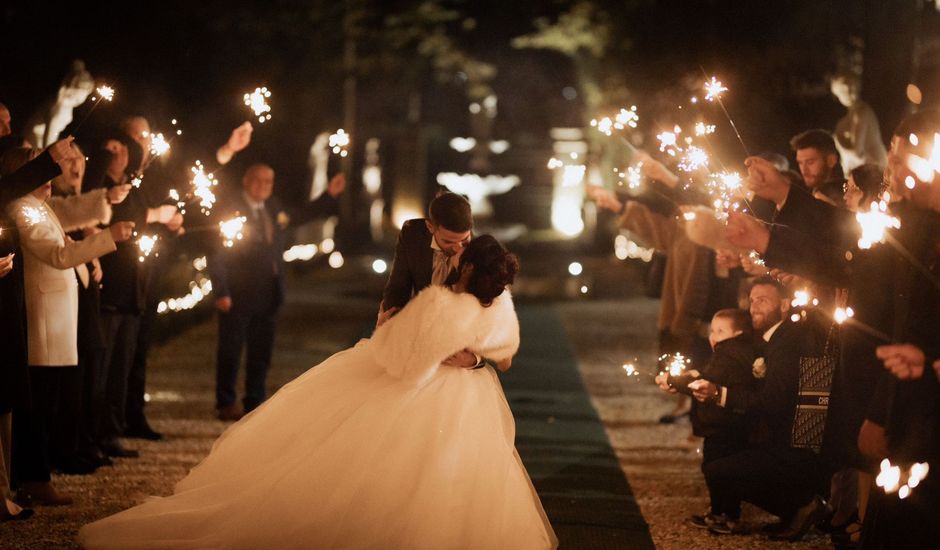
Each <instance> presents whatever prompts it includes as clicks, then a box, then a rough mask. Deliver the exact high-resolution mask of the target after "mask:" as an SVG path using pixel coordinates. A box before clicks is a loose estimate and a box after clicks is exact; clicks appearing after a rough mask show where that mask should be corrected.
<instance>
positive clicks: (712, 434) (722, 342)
mask: <svg viewBox="0 0 940 550" xmlns="http://www.w3.org/2000/svg"><path fill="white" fill-rule="evenodd" d="M708 343H709V344H710V345H711V347H712V351H713V353H712V356H711V358H710V359H709V361H708V363H707V364H706V365H705V366H704V368H702V369H694V370H691V371H689V372H686V373H683V374H681V375H677V376H673V375H671V374H668V373H666V374H661V375H659V376H657V377H656V383H657V384H659V386H660V388H662V389H664V390H667V391H678V392H680V393H685V394H687V395H692V392H693V389H694V388H695V387H696V386H695V384H696V382H695V381H696V380H706V381H708V382H710V383H712V384H717V385H721V386H723V387H726V388H728V389H729V390H730V391H737V388H739V387H746V388H751V389H752V390H753V389H756V386H757V381H758V380H759V378H762V377H763V374H764V373H763V372H755V359H756V358H757V349H756V347H755V345H754V334H753V331H752V328H751V319H750V317H749V316H748V313H747V312H746V311H743V310H740V309H722V310H720V311H718V312H716V313H715V315H714V316H713V317H712V321H711V324H710V327H709V336H708ZM758 375H759V376H758ZM690 418H691V420H692V433H694V434H695V435H696V436H698V437H702V438H704V440H703V444H702V469H703V470H704V468H705V467H706V466H707V465H708V464H710V463H712V462H714V461H715V460H718V459H721V458H724V457H726V456H731V455H733V454H736V453H739V452H741V451H744V450H745V448H746V447H747V444H748V436H749V435H750V429H749V423H748V419H747V417H746V416H744V414H743V411H736V410H731V409H728V408H725V407H720V406H719V405H718V403H717V402H715V401H705V402H702V403H698V402H693V403H692V412H691V414H690ZM726 505H729V506H730V508H729V509H725V508H724V507H725V506H726ZM740 516H741V510H740V503H739V502H730V503H726V502H722V501H720V500H717V499H715V498H712V499H711V503H710V507H709V510H708V511H707V512H706V513H705V514H702V515H694V516H692V517H691V518H689V522H690V523H691V524H692V525H693V526H694V527H698V528H701V529H708V528H709V527H715V528H716V529H720V527H719V524H724V526H725V527H728V522H729V521H737V519H738V518H739V517H740Z"/></svg>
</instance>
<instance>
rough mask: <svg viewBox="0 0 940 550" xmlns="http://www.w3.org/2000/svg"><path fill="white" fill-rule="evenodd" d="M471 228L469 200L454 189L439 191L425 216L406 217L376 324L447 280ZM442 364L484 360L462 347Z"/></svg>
mask: <svg viewBox="0 0 940 550" xmlns="http://www.w3.org/2000/svg"><path fill="white" fill-rule="evenodd" d="M472 229H473V215H472V214H471V212H470V203H469V202H467V199H465V198H463V197H462V196H460V195H458V194H456V193H441V194H439V195H438V196H436V197H434V200H432V201H431V204H430V206H428V218H426V219H425V218H418V219H413V220H408V221H406V222H405V223H404V225H402V227H401V233H399V234H398V244H397V245H396V246H395V259H394V260H393V261H392V270H391V273H390V274H389V276H388V282H387V283H386V284H385V292H384V293H383V294H382V304H381V306H380V307H379V317H378V323H377V326H378V325H381V324H382V323H384V322H385V321H387V320H388V319H389V318H391V317H392V315H395V313H397V312H398V310H399V309H401V308H403V307H404V306H405V304H407V303H408V301H409V300H411V297H412V296H414V295H415V294H417V293H418V292H420V291H421V290H422V289H424V288H425V287H428V286H430V285H438V286H440V285H443V284H444V283H445V282H446V281H447V278H448V277H449V276H450V274H451V272H452V271H454V270H455V269H456V268H457V262H458V261H459V260H460V254H461V253H462V252H463V249H464V247H465V246H467V244H468V243H469V242H470V237H471V230H472ZM443 364H444V365H449V366H455V367H464V368H479V367H482V366H484V365H485V362H484V360H483V358H481V357H479V356H477V355H475V354H474V353H473V352H471V351H468V350H462V351H458V352H457V353H455V354H454V355H452V356H450V357H449V358H448V359H447V360H445V361H444V363H443Z"/></svg>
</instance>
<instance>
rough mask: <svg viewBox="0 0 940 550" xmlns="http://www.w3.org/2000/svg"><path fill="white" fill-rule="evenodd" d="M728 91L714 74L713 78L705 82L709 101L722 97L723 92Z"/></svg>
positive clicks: (706, 97)
mask: <svg viewBox="0 0 940 550" xmlns="http://www.w3.org/2000/svg"><path fill="white" fill-rule="evenodd" d="M727 91H728V88H726V87H725V86H724V85H723V84H722V83H721V81H719V80H718V79H717V78H715V77H714V76H713V77H712V79H711V80H710V81H708V82H706V83H705V99H706V100H707V101H714V100H716V99H721V94H723V93H725V92H727Z"/></svg>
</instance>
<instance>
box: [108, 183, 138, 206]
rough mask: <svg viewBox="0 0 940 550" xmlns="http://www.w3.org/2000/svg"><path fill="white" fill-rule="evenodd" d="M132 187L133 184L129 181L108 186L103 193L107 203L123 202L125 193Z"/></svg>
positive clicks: (125, 196)
mask: <svg viewBox="0 0 940 550" xmlns="http://www.w3.org/2000/svg"><path fill="white" fill-rule="evenodd" d="M132 187H133V186H132V185H131V184H129V183H125V184H122V185H115V186H113V187H109V188H108V191H107V192H106V194H105V197H106V198H107V199H108V203H109V204H120V203H122V202H124V199H126V198H127V195H128V194H129V193H130V192H131V188H132Z"/></svg>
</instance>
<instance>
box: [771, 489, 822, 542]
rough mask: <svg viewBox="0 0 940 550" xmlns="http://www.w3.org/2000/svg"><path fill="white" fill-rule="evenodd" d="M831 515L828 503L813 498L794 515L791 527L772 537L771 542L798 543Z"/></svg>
mask: <svg viewBox="0 0 940 550" xmlns="http://www.w3.org/2000/svg"><path fill="white" fill-rule="evenodd" d="M829 513H830V510H829V506H828V505H827V504H826V502H825V501H824V500H823V499H821V498H819V497H813V500H811V501H809V504H806V505H804V506H802V507H800V508H799V509H798V510H797V511H796V513H795V514H793V519H791V520H790V525H789V526H787V528H786V529H784V530H783V531H780V532H778V533H774V534H772V535H770V538H771V540H786V541H789V542H796V541H798V540H800V539H802V538H803V536H804V535H805V534H806V533H807V532H808V531H809V530H810V529H812V528H813V526H814V525H816V524H817V523H819V522H820V521H822V520H823V519H824V518H825V517H826V515H827V514H829Z"/></svg>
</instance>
